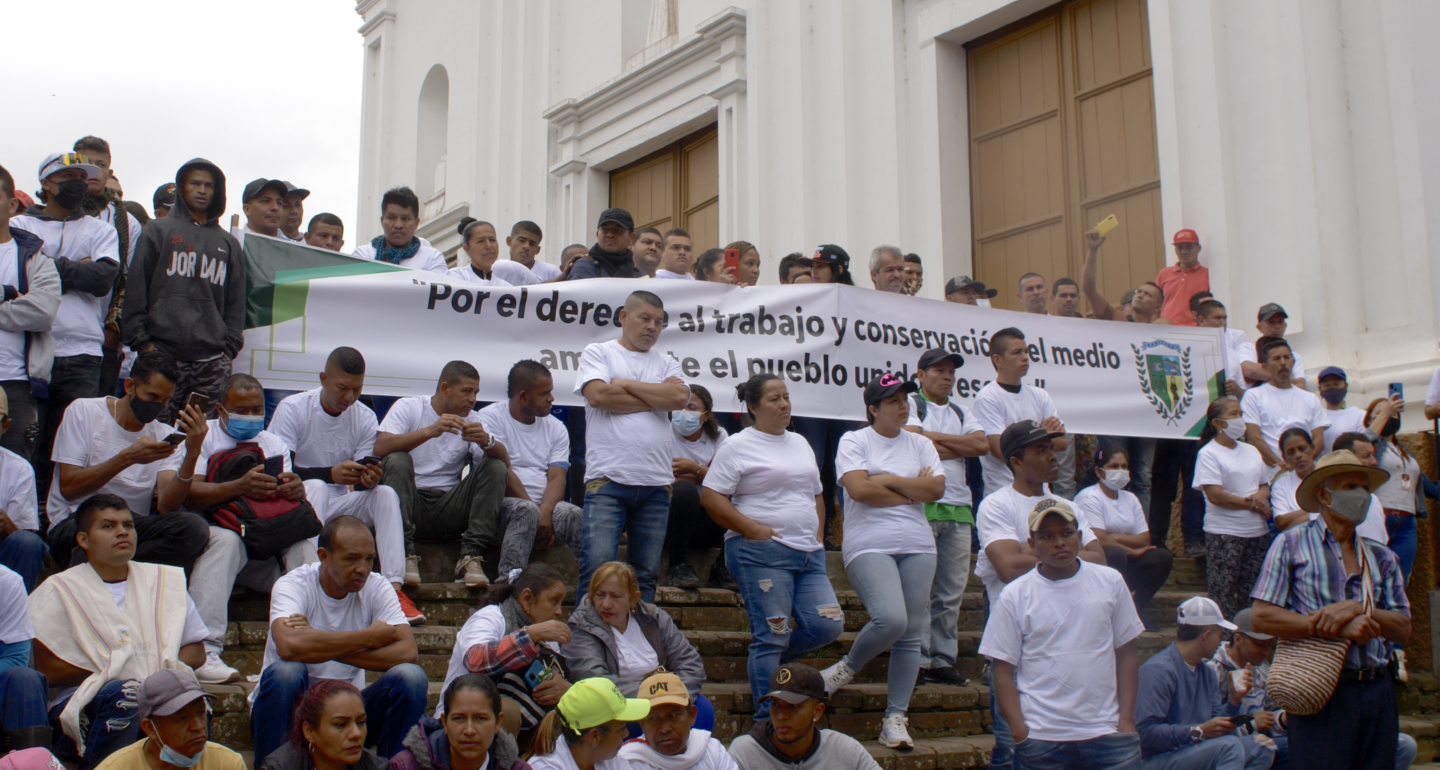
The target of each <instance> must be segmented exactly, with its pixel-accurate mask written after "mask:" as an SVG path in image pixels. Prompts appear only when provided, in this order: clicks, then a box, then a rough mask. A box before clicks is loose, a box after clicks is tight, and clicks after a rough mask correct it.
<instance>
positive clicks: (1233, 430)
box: [1220, 420, 1245, 441]
mask: <svg viewBox="0 0 1440 770" xmlns="http://www.w3.org/2000/svg"><path fill="white" fill-rule="evenodd" d="M1220 432H1221V433H1224V434H1225V435H1226V436H1227V437H1229V439H1230V440H1231V441H1239V440H1240V439H1242V438H1245V423H1244V421H1242V420H1226V421H1225V427H1223V428H1221V429H1220Z"/></svg>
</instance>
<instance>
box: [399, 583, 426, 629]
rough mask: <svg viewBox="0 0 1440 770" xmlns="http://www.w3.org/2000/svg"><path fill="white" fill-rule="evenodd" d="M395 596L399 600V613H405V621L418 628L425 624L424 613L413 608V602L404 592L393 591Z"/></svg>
mask: <svg viewBox="0 0 1440 770" xmlns="http://www.w3.org/2000/svg"><path fill="white" fill-rule="evenodd" d="M395 595H396V596H398V597H399V598H400V611H401V612H403V613H405V620H406V621H407V622H409V623H410V625H412V626H418V625H420V624H421V623H424V622H425V613H423V612H421V611H420V610H419V609H417V608H416V607H415V602H412V601H410V597H409V596H408V595H406V593H405V592H404V591H401V590H400V589H398V588H397V589H395Z"/></svg>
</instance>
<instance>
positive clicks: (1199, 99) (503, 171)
mask: <svg viewBox="0 0 1440 770" xmlns="http://www.w3.org/2000/svg"><path fill="white" fill-rule="evenodd" d="M356 11H357V13H358V14H359V15H360V17H361V18H362V24H361V26H360V28H359V32H360V34H361V36H362V37H363V39H364V46H365V50H364V86H363V88H364V93H363V106H362V125H361V158H360V201H359V211H360V216H361V221H360V222H358V223H356V226H355V231H356V236H357V237H359V238H361V239H368V238H370V237H373V236H374V235H376V234H378V232H379V214H380V212H379V201H380V197H381V195H382V193H383V192H384V191H385V190H386V189H388V188H389V187H392V186H397V185H406V186H410V187H412V188H413V189H415V191H416V192H417V193H418V194H419V195H420V198H421V200H422V208H423V211H422V217H421V219H422V224H421V229H420V234H421V235H422V236H424V237H426V238H428V239H430V240H431V241H432V242H433V243H435V245H436V246H437V247H438V248H440V249H441V250H442V251H446V252H447V254H451V253H454V251H455V249H456V247H457V246H458V241H459V239H458V236H457V235H456V234H455V225H456V224H457V223H458V222H459V220H460V218H461V217H463V216H473V217H477V218H479V219H483V220H486V221H490V222H493V223H495V224H496V226H497V230H499V231H500V232H501V234H502V235H504V234H505V233H507V232H508V229H509V226H510V225H511V224H512V223H514V222H516V221H518V220H522V219H530V220H534V221H536V222H538V223H539V224H540V225H541V226H542V228H543V229H544V235H545V238H544V250H543V251H542V252H541V258H542V259H548V260H550V261H556V260H557V259H558V255H559V253H560V250H561V249H562V248H563V247H564V246H565V245H567V244H570V243H584V244H587V245H588V244H590V243H592V242H593V239H594V229H595V221H596V219H597V217H598V214H599V213H600V211H602V210H603V209H605V208H607V207H609V206H611V205H620V206H624V207H625V208H627V209H630V210H631V211H632V213H633V214H634V215H635V219H636V223H637V225H647V224H648V225H654V226H656V227H658V228H659V229H661V230H662V231H663V230H665V229H667V228H669V227H677V226H678V227H685V228H686V229H688V230H690V231H691V232H692V233H693V234H694V235H695V236H696V246H697V248H700V247H711V246H723V245H725V244H726V243H729V242H731V241H736V240H746V241H750V242H752V243H754V244H756V245H757V246H758V247H759V250H760V252H761V254H762V256H763V258H764V260H765V263H764V268H763V272H762V281H764V282H768V283H774V282H776V281H777V278H776V275H775V270H776V266H777V265H778V262H779V260H780V258H781V257H782V256H784V255H785V254H787V253H790V252H795V251H799V252H806V253H808V252H811V251H813V250H814V249H815V247H816V246H818V245H820V244H823V243H836V244H840V245H842V246H843V247H845V248H846V249H847V250H848V251H849V253H850V255H851V260H852V269H854V270H855V272H856V281H857V283H858V284H860V285H866V286H868V285H869V279H868V276H867V275H866V274H865V273H866V268H865V262H866V260H867V258H868V255H869V253H870V250H871V248H873V247H874V246H877V245H880V244H895V245H898V246H900V247H902V248H903V249H904V250H905V251H907V252H914V253H917V254H919V255H920V256H921V257H922V258H923V260H924V264H925V273H926V274H925V286H924V289H923V291H922V294H923V295H925V296H928V297H932V298H939V297H940V294H941V291H942V287H943V285H944V282H945V279H946V278H949V277H953V276H957V275H972V276H974V277H976V278H977V279H979V280H981V281H984V282H986V283H987V284H989V285H991V286H993V287H995V288H997V289H999V290H1000V296H999V297H997V298H996V300H995V301H994V304H995V305H996V306H997V307H1007V308H1013V307H1016V306H1017V304H1018V301H1017V300H1016V299H1015V291H1016V281H1017V279H1018V278H1019V276H1020V275H1022V274H1024V273H1026V272H1028V271H1032V270H1033V271H1035V272H1039V273H1041V274H1042V275H1044V276H1045V278H1046V279H1047V281H1054V280H1055V279H1056V278H1059V277H1062V276H1069V277H1072V278H1076V279H1078V278H1079V273H1080V265H1081V260H1082V258H1083V249H1082V241H1081V234H1082V233H1083V232H1084V231H1085V230H1087V229H1089V228H1090V227H1091V226H1093V225H1094V224H1095V223H1097V222H1099V221H1100V220H1102V219H1104V218H1105V217H1107V216H1109V215H1111V214H1114V215H1115V216H1117V218H1118V219H1119V221H1120V227H1119V228H1118V229H1116V230H1115V231H1114V232H1112V233H1111V234H1110V236H1109V238H1108V240H1107V243H1106V246H1105V247H1104V250H1103V251H1102V255H1101V260H1102V263H1101V269H1100V280H1101V284H1102V288H1103V290H1104V291H1105V292H1106V294H1107V295H1108V296H1109V297H1111V298H1112V300H1115V301H1118V299H1119V297H1120V295H1121V294H1123V293H1124V292H1125V291H1126V290H1127V289H1131V288H1134V287H1135V286H1137V285H1138V284H1140V283H1141V282H1143V281H1146V280H1151V279H1153V278H1154V277H1155V274H1156V272H1157V271H1158V270H1159V269H1160V268H1162V267H1164V266H1165V265H1166V264H1167V263H1171V262H1173V261H1174V256H1173V254H1171V250H1170V248H1169V245H1168V244H1169V241H1170V235H1171V234H1172V233H1174V231H1176V230H1178V229H1181V228H1192V229H1194V230H1196V231H1198V233H1199V235H1200V239H1201V242H1202V244H1203V252H1202V255H1201V260H1202V262H1204V263H1205V264H1206V265H1208V267H1209V269H1210V280H1211V289H1212V291H1213V292H1214V293H1215V294H1216V295H1217V296H1218V297H1219V298H1220V299H1221V300H1222V301H1224V302H1225V303H1226V305H1227V307H1228V309H1229V314H1230V324H1231V326H1232V328H1239V329H1244V330H1246V331H1247V332H1249V333H1250V335H1251V336H1252V337H1254V336H1256V334H1257V333H1256V332H1255V330H1254V324H1255V321H1254V320H1253V319H1254V318H1255V314H1256V311H1257V309H1258V308H1259V307H1260V306H1261V305H1263V304H1265V303H1267V302H1278V303H1280V304H1281V305H1282V306H1284V308H1285V309H1286V311H1287V313H1288V315H1289V319H1290V321H1289V323H1290V328H1289V333H1288V336H1290V337H1291V339H1292V341H1293V342H1294V343H1295V345H1296V347H1297V349H1298V350H1299V351H1301V352H1302V354H1303V356H1304V358H1305V361H1306V363H1307V365H1308V366H1309V367H1310V373H1311V377H1312V385H1311V388H1312V390H1313V387H1314V386H1313V377H1314V375H1315V374H1316V373H1318V370H1319V368H1320V367H1321V366H1324V365H1330V364H1333V365H1338V366H1341V367H1344V368H1345V369H1347V370H1348V371H1350V372H1351V375H1352V376H1351V380H1350V381H1351V391H1352V393H1355V394H1357V395H1359V394H1361V393H1365V394H1383V393H1384V392H1385V383H1387V382H1391V381H1401V382H1404V383H1405V384H1406V394H1407V396H1409V398H1410V400H1411V402H1412V403H1416V404H1418V402H1419V401H1420V400H1421V397H1422V395H1423V393H1424V392H1425V386H1426V385H1427V384H1428V382H1429V379H1430V375H1431V372H1432V371H1433V370H1434V368H1435V366H1436V364H1437V359H1440V354H1437V338H1440V316H1437V314H1436V312H1435V302H1434V298H1435V297H1436V296H1437V293H1440V46H1436V45H1434V43H1433V35H1434V30H1436V29H1440V3H1434V2H1430V0H1332V1H1327V2H1315V1H1314V0H1265V1H1264V2H1256V1H1255V0H1148V1H1147V0H1064V1H1063V2H1059V3H1056V2H1054V1H1053V0H359V2H357V4H356ZM459 256H460V259H461V260H462V261H463V260H464V255H463V253H462V254H460V255H459ZM1351 403H1352V404H1355V403H1357V401H1356V399H1354V398H1352V400H1351ZM1360 405H1361V406H1363V405H1364V404H1363V403H1362V404H1360ZM1406 418H1407V429H1418V428H1420V427H1421V425H1420V420H1421V419H1422V418H1421V415H1420V410H1419V409H1418V408H1412V409H1410V410H1407V415H1406Z"/></svg>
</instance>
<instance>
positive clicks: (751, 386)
mask: <svg viewBox="0 0 1440 770" xmlns="http://www.w3.org/2000/svg"><path fill="white" fill-rule="evenodd" d="M778 379H780V378H779V377H778V376H777V375H774V374H771V373H770V372H761V373H759V374H755V375H751V377H750V379H748V380H746V381H744V382H742V383H740V384H739V385H736V386H735V398H737V399H739V401H740V405H741V408H742V409H743V411H744V412H745V422H746V423H747V424H751V425H753V424H754V423H755V411H754V409H755V407H757V406H759V405H760V394H762V393H764V392H765V383H767V382H769V381H771V380H778ZM691 391H692V392H693V391H694V387H692V388H691Z"/></svg>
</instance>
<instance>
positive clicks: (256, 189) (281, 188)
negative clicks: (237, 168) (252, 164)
mask: <svg viewBox="0 0 1440 770" xmlns="http://www.w3.org/2000/svg"><path fill="white" fill-rule="evenodd" d="M261 190H274V191H275V192H278V193H280V196H281V197H282V198H283V197H284V196H285V193H286V192H288V190H287V189H286V187H285V183H284V182H282V181H280V180H279V179H265V178H263V177H262V178H260V179H256V180H255V181H253V182H251V183H250V184H247V185H245V193H244V194H243V195H241V196H240V202H241V203H249V202H250V200H251V199H252V198H254V197H255V196H257V195H259V194H260V191H261Z"/></svg>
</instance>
